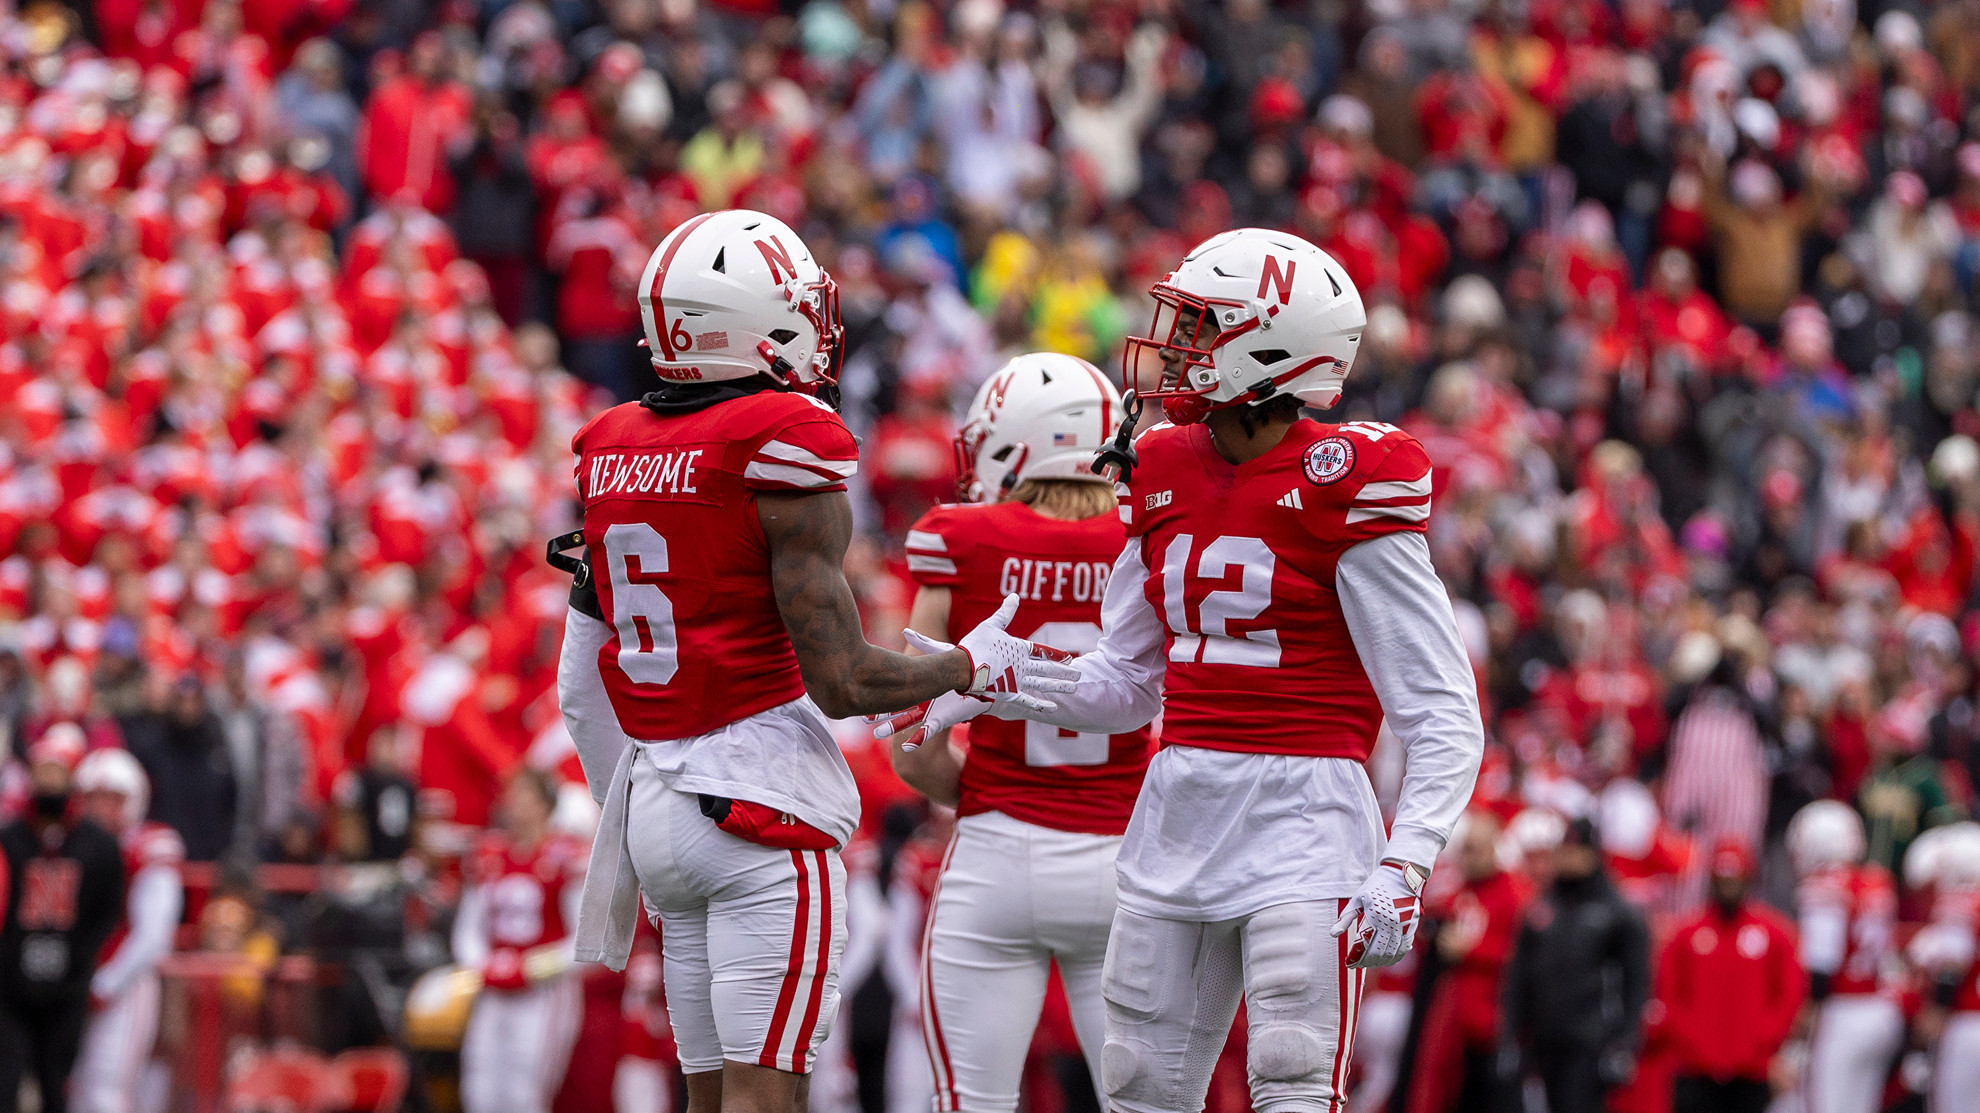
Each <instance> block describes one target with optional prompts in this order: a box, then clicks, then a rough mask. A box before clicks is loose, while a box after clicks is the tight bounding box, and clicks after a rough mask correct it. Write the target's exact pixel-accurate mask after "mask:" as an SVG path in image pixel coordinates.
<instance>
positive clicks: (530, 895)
mask: <svg viewBox="0 0 1980 1113" xmlns="http://www.w3.org/2000/svg"><path fill="white" fill-rule="evenodd" d="M589 857H590V854H589V852H588V851H587V850H586V848H585V845H584V843H583V842H581V841H579V840H577V839H574V838H572V837H571V836H569V835H550V836H548V837H547V838H545V839H544V840H543V841H542V842H540V843H538V844H537V845H536V846H535V847H532V848H531V849H529V850H527V851H523V850H518V849H517V848H516V845H515V844H514V843H512V842H510V841H509V839H508V837H507V836H505V835H503V834H501V833H499V832H495V831H490V832H488V833H487V834H485V835H483V836H482V837H481V841H480V842H479V843H477V844H476V845H475V848H474V853H473V854H471V855H469V856H468V859H467V862H466V863H465V868H464V870H463V872H464V874H465V875H466V878H467V881H468V883H469V884H471V885H479V886H481V887H482V888H483V890H484V891H485V892H486V894H487V902H488V913H487V915H488V942H489V945H490V947H491V948H493V949H495V950H501V949H503V948H511V947H512V948H515V949H517V950H523V951H527V950H529V949H531V948H534V947H540V946H542V945H544V944H546V943H555V942H557V941H558V940H560V939H562V938H564V937H565V936H566V935H569V934H570V933H571V930H572V929H573V928H575V927H576V926H577V925H576V924H567V923H565V922H564V887H565V886H566V885H583V884H584V867H585V861H586V859H587V858H589Z"/></svg>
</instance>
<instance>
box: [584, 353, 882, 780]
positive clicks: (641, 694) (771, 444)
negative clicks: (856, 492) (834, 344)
mask: <svg viewBox="0 0 1980 1113" xmlns="http://www.w3.org/2000/svg"><path fill="white" fill-rule="evenodd" d="M572 450H573V451H574V452H576V454H577V488H578V495H579V497H580V498H581V499H583V501H584V536H585V540H586V543H587V546H588V548H589V549H590V555H591V568H592V571H593V573H594V580H595V582H596V583H597V585H598V603H599V606H600V607H601V608H602V609H603V611H604V613H605V615H606V618H607V620H608V621H609V622H610V623H611V624H612V635H611V637H610V638H609V639H607V641H606V643H605V645H604V647H603V648H602V649H601V650H600V651H599V655H598V671H599V674H600V675H601V676H602V677H603V678H604V681H605V691H606V693H607V694H608V695H609V696H610V697H611V700H612V708H613V710H614V711H616V712H617V714H618V717H619V724H620V726H621V728H622V729H624V730H625V732H626V734H627V735H628V736H629V737H632V738H636V739H640V740H642V741H658V740H664V739H669V738H687V737H691V736H693V735H697V734H706V733H708V732H709V731H712V730H715V729H717V728H719V727H723V726H726V725H728V724H730V723H733V722H736V721H737V720H740V719H745V718H748V717H749V716H751V715H754V714H756V713H758V712H760V711H766V710H768V709H770V708H772V707H776V706H777V705H779V704H783V703H789V702H790V701H791V700H794V699H796V698H798V697H799V696H801V695H803V694H804V684H803V682H802V681H801V680H800V679H799V677H798V666H797V655H796V654H795V653H794V652H792V650H791V639H790V635H789V633H788V632H787V631H786V630H785V629H784V620H783V618H782V616H781V615H780V613H779V612H778V610H777V600H776V598H775V596H774V595H773V594H772V592H771V586H770V547H769V544H768V542H766V541H765V540H764V537H763V527H762V526H761V524H759V523H758V521H757V518H756V495H757V492H759V491H772V492H777V491H843V490H845V481H846V479H847V478H848V477H850V476H851V475H852V474H853V471H854V469H855V468H856V467H857V464H858V459H859V446H858V443H857V442H855V441H854V440H853V435H852V433H851V432H850V431H849V430H847V429H846V426H845V423H844V422H842V421H840V420H839V415H838V414H836V413H834V412H833V411H832V409H831V408H830V407H829V406H826V405H825V404H824V403H822V402H820V401H818V400H817V399H815V398H812V397H810V396H808V395H804V394H792V393H785V392H780V391H771V390H766V391H762V392H760V393H757V394H752V395H749V396H747V397H743V398H736V399H732V400H730V401H726V402H721V403H718V404H716V405H713V406H709V407H707V408H705V409H701V410H696V411H694V412H692V413H686V414H670V415H660V414H655V413H653V412H651V411H649V410H646V409H644V408H643V407H641V406H640V405H639V404H638V403H627V404H625V405H622V406H616V407H614V408H612V409H609V410H607V411H605V412H604V413H602V414H600V415H598V416H597V417H595V418H593V419H592V420H591V421H590V423H589V424H587V425H585V427H584V428H583V429H580V430H579V431H578V434H577V437H576V439H575V440H574V441H573V442H572Z"/></svg>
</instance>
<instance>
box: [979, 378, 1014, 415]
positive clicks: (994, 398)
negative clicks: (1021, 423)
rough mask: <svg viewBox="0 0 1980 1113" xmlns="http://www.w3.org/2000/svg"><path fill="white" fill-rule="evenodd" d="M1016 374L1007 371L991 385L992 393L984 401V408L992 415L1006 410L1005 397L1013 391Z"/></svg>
mask: <svg viewBox="0 0 1980 1113" xmlns="http://www.w3.org/2000/svg"><path fill="white" fill-rule="evenodd" d="M1013 375H1014V372H1011V371H1005V372H1004V373H1003V374H1001V375H998V376H997V377H996V378H995V379H994V380H992V381H991V383H990V393H989V395H988V396H987V397H985V398H984V400H983V408H984V409H985V410H986V411H988V412H989V413H991V414H995V413H996V412H997V411H998V410H1001V409H1003V408H1004V395H1005V394H1006V393H1007V392H1008V391H1009V390H1010V389H1011V378H1012V377H1013Z"/></svg>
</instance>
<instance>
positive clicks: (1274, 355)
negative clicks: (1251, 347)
mask: <svg viewBox="0 0 1980 1113" xmlns="http://www.w3.org/2000/svg"><path fill="white" fill-rule="evenodd" d="M1251 358H1252V359H1255V360H1257V361H1258V362H1259V364H1260V365H1262V366H1265V367H1270V366H1272V365H1273V364H1275V363H1284V362H1285V361H1286V360H1289V359H1291V358H1292V353H1291V352H1288V351H1286V350H1285V349H1284V348H1267V349H1265V350H1264V351H1262V352H1253V353H1251Z"/></svg>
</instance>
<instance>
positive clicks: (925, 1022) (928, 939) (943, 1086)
mask: <svg viewBox="0 0 1980 1113" xmlns="http://www.w3.org/2000/svg"><path fill="white" fill-rule="evenodd" d="M955 853H956V842H955V838H954V837H953V836H951V837H950V839H949V849H948V850H946V851H944V852H943V854H942V869H941V872H940V873H938V874H937V875H936V877H935V892H934V894H933V895H931V896H930V897H929V898H928V922H927V923H925V924H923V925H922V928H921V1017H922V1026H921V1034H922V1040H923V1042H924V1043H926V1044H927V1045H928V1065H929V1067H930V1068H931V1073H932V1074H934V1076H935V1107H936V1108H937V1109H941V1110H945V1111H946V1113H956V1111H957V1110H958V1109H960V1108H961V1107H962V1106H961V1099H959V1098H958V1097H957V1096H956V1068H955V1067H954V1066H953V1065H952V1064H951V1063H950V1062H949V1042H948V1040H947V1039H945V1038H943V1036H942V1018H941V1016H940V1015H938V1014H937V1013H936V1011H935V973H934V964H933V963H932V962H930V961H929V956H930V949H931V948H932V947H933V945H934V942H935V907H936V905H938V904H940V903H941V901H942V879H943V878H945V877H947V876H948V875H949V859H951V858H953V857H955Z"/></svg>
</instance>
